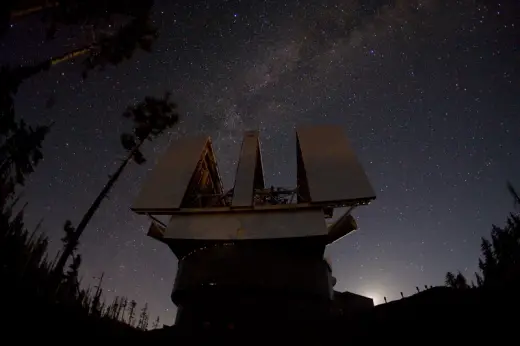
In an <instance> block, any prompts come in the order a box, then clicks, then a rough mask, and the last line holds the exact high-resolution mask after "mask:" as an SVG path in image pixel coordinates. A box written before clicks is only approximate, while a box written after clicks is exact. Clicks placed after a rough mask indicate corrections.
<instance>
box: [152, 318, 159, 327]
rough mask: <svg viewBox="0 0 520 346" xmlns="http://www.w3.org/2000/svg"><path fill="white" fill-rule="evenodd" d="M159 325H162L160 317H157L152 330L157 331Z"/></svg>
mask: <svg viewBox="0 0 520 346" xmlns="http://www.w3.org/2000/svg"><path fill="white" fill-rule="evenodd" d="M159 323H160V320H159V316H157V318H156V319H155V321H154V322H153V325H152V329H157V328H159Z"/></svg>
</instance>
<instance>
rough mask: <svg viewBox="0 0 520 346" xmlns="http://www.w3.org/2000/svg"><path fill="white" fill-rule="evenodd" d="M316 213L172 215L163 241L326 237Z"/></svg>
mask: <svg viewBox="0 0 520 346" xmlns="http://www.w3.org/2000/svg"><path fill="white" fill-rule="evenodd" d="M326 234H327V226H326V224H325V220H324V219H323V211H322V210H321V208H320V209H307V210H291V211H283V212H281V211H280V212H272V213H259V212H256V213H255V212H236V213H222V214H199V215H197V214H195V215H176V216H174V217H172V219H171V221H170V224H169V225H168V227H167V228H166V232H165V233H164V239H168V238H169V239H206V240H210V239H211V240H219V239H220V240H223V239H275V238H288V237H306V236H317V235H326Z"/></svg>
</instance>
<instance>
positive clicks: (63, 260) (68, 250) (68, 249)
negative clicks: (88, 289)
mask: <svg viewBox="0 0 520 346" xmlns="http://www.w3.org/2000/svg"><path fill="white" fill-rule="evenodd" d="M145 140H146V138H144V139H143V140H141V141H140V142H139V143H138V144H137V145H136V146H135V147H134V149H132V151H131V152H130V153H129V154H128V156H127V157H126V159H125V160H124V161H123V162H122V163H121V165H120V166H119V168H118V169H117V171H116V172H115V173H114V175H112V176H111V177H110V180H109V181H108V183H107V184H106V185H105V187H103V189H102V190H101V192H100V193H99V195H98V196H97V197H96V199H95V200H94V202H93V203H92V205H91V206H90V208H89V209H88V210H87V212H86V213H85V215H83V218H82V219H81V222H80V223H79V225H78V227H77V228H76V231H75V232H74V235H73V239H72V241H70V242H69V243H68V244H67V245H66V246H65V248H64V249H63V253H62V254H61V257H60V259H59V261H58V263H57V264H56V267H55V273H56V274H57V275H59V276H60V277H61V275H62V274H63V269H64V268H65V264H67V260H68V259H69V257H70V256H71V255H72V253H73V252H74V247H75V245H76V244H77V243H78V242H79V238H80V237H81V234H83V231H84V230H85V228H86V227H87V225H88V223H89V222H90V219H92V216H94V214H95V212H96V211H97V210H98V208H99V206H100V205H101V202H102V201H103V200H104V199H105V198H106V197H107V195H108V193H109V192H110V190H111V189H112V187H113V186H114V184H115V182H116V181H117V179H119V177H120V176H121V173H123V170H124V169H125V167H126V166H127V165H128V164H129V163H130V161H131V160H132V157H133V156H134V153H135V152H137V151H138V150H139V149H140V148H141V146H142V145H143V143H144V141H145Z"/></svg>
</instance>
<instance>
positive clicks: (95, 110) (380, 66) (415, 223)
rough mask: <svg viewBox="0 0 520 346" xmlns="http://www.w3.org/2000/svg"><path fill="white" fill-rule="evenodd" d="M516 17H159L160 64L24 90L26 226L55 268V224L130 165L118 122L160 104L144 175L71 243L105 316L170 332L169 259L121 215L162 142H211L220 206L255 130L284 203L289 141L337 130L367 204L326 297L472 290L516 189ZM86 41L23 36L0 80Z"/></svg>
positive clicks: (269, 6) (262, 12)
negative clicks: (485, 245)
mask: <svg viewBox="0 0 520 346" xmlns="http://www.w3.org/2000/svg"><path fill="white" fill-rule="evenodd" d="M518 13H519V5H518V2H517V1H504V2H500V1H491V0H489V1H486V0H471V1H470V0H460V1H440V0H416V1H405V0H393V1H389V0H387V1H381V0H369V1H354V0H346V1H336V0H330V1H329V0H323V1H304V0H300V1H232V0H229V1H209V0H208V1H176V2H174V1H166V0H164V1H160V0H156V3H155V6H154V12H153V20H154V22H155V23H156V25H157V26H158V27H159V29H160V37H159V39H158V40H157V42H156V43H155V44H154V52H153V53H151V54H149V53H145V52H137V53H136V54H135V56H134V57H133V59H132V60H131V61H129V62H125V63H123V64H121V65H119V66H117V67H107V68H106V70H105V71H101V72H94V73H91V75H90V76H89V78H88V79H87V80H85V81H82V80H81V76H80V74H81V67H80V66H79V65H80V63H79V62H76V63H74V62H67V63H63V64H60V65H58V66H56V67H54V68H52V69H51V70H50V71H48V72H44V73H41V74H39V75H38V76H36V77H34V78H32V79H30V80H28V81H26V82H25V83H24V84H23V85H22V87H21V89H20V91H19V93H18V95H17V99H16V101H17V102H16V107H17V108H16V110H17V114H18V115H19V116H20V117H23V118H24V119H25V120H26V121H27V122H29V123H31V124H42V123H43V124H46V123H49V122H51V121H55V125H54V127H53V128H52V131H51V133H50V134H49V136H48V137H47V139H46V141H45V143H44V148H43V150H44V156H45V158H44V161H43V162H42V163H41V164H40V165H39V166H38V168H37V171H36V173H34V174H33V175H32V176H31V177H30V179H29V181H28V183H27V184H26V188H25V190H24V192H23V193H24V198H25V199H26V200H27V201H29V206H28V209H27V213H26V215H27V218H26V219H27V223H28V225H29V226H30V227H31V226H34V225H35V224H36V223H37V222H38V220H40V219H41V218H43V219H44V223H43V230H44V231H45V232H46V233H47V234H48V235H49V237H50V238H51V240H52V243H51V253H54V252H55V251H56V250H57V249H58V248H59V246H60V242H59V238H60V237H61V235H62V225H63V223H64V221H65V220H66V219H71V220H72V221H73V223H75V224H77V223H78V222H79V219H80V218H81V216H82V215H83V213H84V212H85V211H86V209H87V208H88V206H89V205H90V203H91V202H92V201H93V199H94V198H95V196H96V195H97V193H98V192H99V191H100V189H101V188H102V187H103V185H104V184H105V183H106V182H107V180H108V175H109V174H111V173H112V172H113V171H114V170H115V168H116V167H117V165H118V163H119V162H120V160H121V159H122V158H123V157H124V150H123V149H122V147H121V145H120V143H119V135H120V133H121V132H122V131H124V130H127V129H128V128H129V126H130V124H129V123H127V122H126V121H125V120H124V119H123V118H122V116H121V113H122V111H123V110H124V109H125V108H126V107H127V106H128V105H130V104H134V103H136V102H138V101H140V100H142V99H143V97H144V96H146V95H153V96H161V95H162V94H163V93H164V92H165V91H170V92H172V96H173V99H174V100H175V101H176V103H177V104H178V106H179V113H180V115H181V123H180V124H179V126H177V127H176V128H174V129H173V130H172V131H170V133H169V134H168V135H166V136H164V137H163V138H161V139H159V140H157V141H155V142H154V143H150V144H148V146H147V147H146V148H145V150H144V152H145V154H146V155H147V157H148V159H149V160H148V163H147V164H146V165H144V166H137V165H135V164H133V165H131V166H130V167H129V168H128V169H127V170H126V171H125V173H124V174H123V176H122V178H121V179H120V181H119V182H118V183H117V185H116V186H115V188H114V190H113V191H112V193H111V194H110V197H109V199H108V200H106V201H105V202H104V203H103V205H102V208H101V209H100V210H99V211H98V212H97V214H96V215H95V217H94V218H93V219H92V221H91V223H90V225H89V226H88V228H87V229H86V231H85V234H84V236H83V238H82V239H81V246H80V252H81V253H82V254H83V259H84V263H83V269H82V275H83V283H85V284H92V283H93V282H94V280H95V279H94V277H99V275H100V274H101V273H102V272H104V273H105V281H104V288H105V290H106V297H107V299H109V300H111V299H112V297H113V295H127V296H128V297H129V298H130V299H132V298H133V299H136V300H137V301H138V303H139V304H144V302H148V304H149V306H150V309H151V315H152V316H155V315H159V316H160V317H161V320H162V321H163V322H166V323H168V322H170V321H172V320H173V318H174V315H175V307H174V305H173V303H172V302H171V301H170V294H171V290H172V287H173V286H172V285H173V279H174V276H175V272H176V265H177V262H176V259H175V257H174V255H173V254H172V253H171V252H170V250H169V249H168V248H167V247H166V246H165V245H163V244H161V243H159V242H157V241H155V240H153V239H151V238H148V237H147V236H146V235H145V233H146V230H147V227H148V224H149V221H148V220H147V219H146V218H145V217H142V216H137V215H134V214H133V213H132V212H131V211H130V210H129V207H130V204H131V202H132V201H133V199H134V197H135V196H136V194H137V191H138V189H139V187H140V185H141V183H142V182H143V179H144V178H145V177H146V174H147V172H148V171H149V170H150V169H151V168H152V167H153V162H154V160H155V159H156V158H157V157H158V156H159V154H160V153H161V152H163V151H164V150H165V149H166V147H167V143H168V141H169V140H170V139H172V138H176V137H179V136H185V135H190V134H198V133H207V134H209V135H211V136H212V139H213V141H214V146H215V148H216V150H217V159H218V161H219V168H220V171H221V174H222V177H223V181H224V184H225V187H226V188H230V187H231V185H232V182H233V174H234V171H235V168H236V158H237V155H238V151H239V146H240V141H241V135H242V132H243V131H244V130H246V129H260V130H261V131H262V132H261V136H262V137H261V140H262V143H261V145H262V150H263V152H262V154H263V162H264V170H265V174H266V177H265V178H266V183H267V184H268V185H275V186H294V185H295V180H296V177H295V171H296V163H295V161H296V158H295V156H294V151H295V136H294V126H295V125H296V124H323V123H327V124H337V125H339V126H341V127H342V128H344V129H345V131H346V132H347V134H348V136H349V138H350V140H351V142H352V145H353V147H354V149H355V150H356V153H357V154H358V156H359V159H360V161H361V162H362V164H363V166H364V168H365V169H366V172H367V175H368V176H369V178H370V180H371V182H372V184H373V186H374V188H375V190H376V193H377V200H376V201H375V202H373V203H372V204H371V205H369V206H366V207H363V208H359V209H357V210H356V211H355V212H354V214H355V217H356V218H357V221H358V225H359V230H358V231H357V232H355V233H354V234H351V235H349V236H347V237H345V238H343V239H342V240H340V241H339V242H336V243H335V244H333V245H332V246H330V247H329V248H328V249H327V255H328V256H329V257H330V259H331V261H332V266H333V272H334V275H335V276H336V277H337V279H338V283H337V286H336V289H338V290H350V291H353V292H356V293H360V294H365V295H369V296H372V297H373V298H374V299H375V300H376V303H379V302H381V301H382V297H383V296H386V297H387V298H388V300H393V299H397V298H398V297H400V293H399V292H403V293H404V294H405V295H409V294H412V293H413V292H415V286H419V287H423V285H438V284H442V283H443V280H444V275H445V273H446V271H448V270H452V271H454V270H459V269H460V270H461V271H462V272H463V273H464V274H467V276H472V273H473V272H474V271H475V270H476V269H477V258H478V255H479V244H480V238H481V237H482V236H487V235H488V234H489V231H490V228H491V224H492V223H495V224H497V225H502V224H503V223H504V221H505V218H506V216H507V213H508V212H509V211H511V210H512V208H513V205H512V200H511V198H510V197H509V196H508V193H507V190H506V182H507V180H510V181H511V182H513V184H516V186H520V180H519V178H518V177H519V176H520V150H519V148H520V135H519V129H520V118H519V117H518V115H517V113H518V112H519V110H520V97H517V94H518V92H519V91H520V88H519V87H520V78H519V77H520V69H519V66H520V64H519V63H520V51H519V44H520V43H519V41H518V37H519V33H520V30H519V28H520V22H518V21H517V20H516V18H515V16H517V14H518ZM79 36H80V35H78V33H77V31H74V30H72V29H71V30H63V31H60V32H59V35H58V37H57V38H56V39H55V40H54V41H52V42H50V43H43V42H42V40H43V37H44V34H43V31H42V28H41V25H40V24H39V22H38V21H37V20H27V21H24V22H17V23H15V24H14V25H13V27H12V28H11V31H10V32H9V34H8V35H7V36H6V37H4V38H3V39H2V41H1V42H0V44H1V46H0V49H1V52H2V53H1V54H0V62H1V63H6V62H7V63H12V64H14V63H29V62H31V61H40V60H42V59H46V58H48V57H50V56H52V55H57V54H59V53H62V52H65V51H68V50H70V49H73V48H74V47H78V46H80V45H81V44H82V42H81V41H82V39H81V38H78V37H79ZM49 98H51V99H54V100H55V104H54V106H53V107H52V108H50V109H47V108H45V105H46V102H47V100H48V99H49Z"/></svg>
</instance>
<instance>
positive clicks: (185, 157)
mask: <svg viewBox="0 0 520 346" xmlns="http://www.w3.org/2000/svg"><path fill="white" fill-rule="evenodd" d="M206 145H210V144H209V137H206V136H198V137H190V138H186V139H180V140H176V141H174V142H173V143H172V144H171V145H170V147H169V148H168V150H167V152H166V153H165V154H164V155H163V156H162V157H161V158H160V159H159V161H158V162H157V164H156V165H155V167H154V169H153V170H152V171H151V173H150V174H149V175H148V177H147V178H146V180H145V182H144V184H143V186H142V188H141V191H140V192H139V195H138V197H137V199H136V200H135V202H134V205H133V206H132V210H133V211H135V212H137V213H145V212H147V211H149V210H157V209H161V208H173V209H175V208H179V207H180V205H181V202H182V199H183V197H184V194H185V192H186V188H187V186H188V184H189V183H190V180H191V177H192V175H193V173H194V171H195V168H196V166H197V163H198V161H199V160H200V157H201V154H202V153H203V150H204V148H205V146H206Z"/></svg>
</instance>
